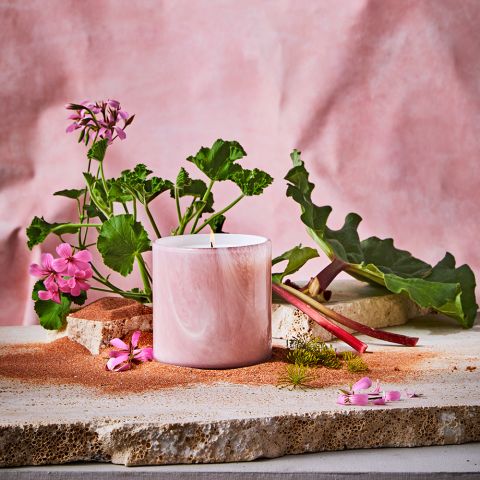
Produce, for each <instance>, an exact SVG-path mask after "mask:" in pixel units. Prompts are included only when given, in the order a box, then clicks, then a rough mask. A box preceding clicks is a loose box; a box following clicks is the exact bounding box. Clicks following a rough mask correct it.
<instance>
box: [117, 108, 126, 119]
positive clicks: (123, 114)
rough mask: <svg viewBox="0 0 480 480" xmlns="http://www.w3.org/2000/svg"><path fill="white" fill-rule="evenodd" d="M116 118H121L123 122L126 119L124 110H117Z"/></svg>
mask: <svg viewBox="0 0 480 480" xmlns="http://www.w3.org/2000/svg"><path fill="white" fill-rule="evenodd" d="M118 116H119V117H120V118H122V119H123V120H127V119H128V112H126V111H125V110H119V111H118Z"/></svg>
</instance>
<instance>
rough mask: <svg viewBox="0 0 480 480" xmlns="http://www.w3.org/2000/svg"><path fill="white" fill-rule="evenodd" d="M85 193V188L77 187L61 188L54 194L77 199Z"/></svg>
mask: <svg viewBox="0 0 480 480" xmlns="http://www.w3.org/2000/svg"><path fill="white" fill-rule="evenodd" d="M84 193H85V189H84V188H81V189H76V188H71V189H69V190H59V191H58V192H55V193H54V195H56V196H60V197H67V198H72V199H74V200H75V199H77V198H80V197H81V196H82V195H83V194H84Z"/></svg>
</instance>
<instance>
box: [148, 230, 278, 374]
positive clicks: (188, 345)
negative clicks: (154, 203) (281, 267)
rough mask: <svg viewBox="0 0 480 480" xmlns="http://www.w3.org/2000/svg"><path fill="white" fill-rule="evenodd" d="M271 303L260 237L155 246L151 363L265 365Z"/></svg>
mask: <svg viewBox="0 0 480 480" xmlns="http://www.w3.org/2000/svg"><path fill="white" fill-rule="evenodd" d="M212 240H213V241H212ZM271 298H272V294H271V242H270V240H268V239H267V238H264V237H259V236H255V235H238V234H215V237H214V239H212V238H211V236H210V235H208V234H197V235H181V236H174V237H164V238H160V239H158V240H156V241H155V242H154V244H153V351H154V357H155V359H156V360H158V361H160V362H164V363H170V364H174V365H180V366H188V367H195V368H212V369H217V368H233V367H241V366H246V365H252V364H255V363H259V362H261V361H264V360H266V359H267V358H269V357H270V355H271V352H272V340H271V303H272V300H271Z"/></svg>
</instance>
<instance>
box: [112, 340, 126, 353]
mask: <svg viewBox="0 0 480 480" xmlns="http://www.w3.org/2000/svg"><path fill="white" fill-rule="evenodd" d="M110 345H111V346H112V347H115V348H120V349H121V350H126V351H127V352H129V351H130V348H129V346H128V345H127V344H126V343H125V342H123V341H122V340H120V339H119V338H114V339H112V340H110Z"/></svg>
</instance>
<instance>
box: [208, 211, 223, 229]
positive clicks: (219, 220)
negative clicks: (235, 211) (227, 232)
mask: <svg viewBox="0 0 480 480" xmlns="http://www.w3.org/2000/svg"><path fill="white" fill-rule="evenodd" d="M225 220H226V217H225V216H224V215H217V216H216V217H213V218H212V219H211V220H210V221H209V222H208V224H209V225H210V228H211V229H212V231H213V233H224V232H223V225H224V223H225Z"/></svg>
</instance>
